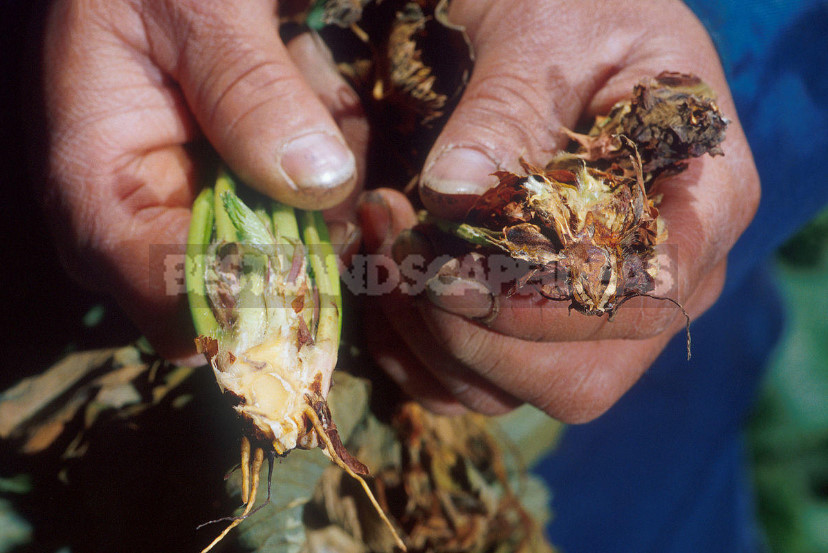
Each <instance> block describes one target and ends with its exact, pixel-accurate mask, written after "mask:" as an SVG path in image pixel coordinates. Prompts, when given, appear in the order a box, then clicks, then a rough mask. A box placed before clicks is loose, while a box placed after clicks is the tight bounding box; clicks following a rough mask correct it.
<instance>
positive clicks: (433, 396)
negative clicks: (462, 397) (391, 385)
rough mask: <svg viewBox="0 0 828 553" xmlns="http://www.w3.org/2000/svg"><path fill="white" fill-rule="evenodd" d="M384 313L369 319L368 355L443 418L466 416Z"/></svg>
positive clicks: (375, 312)
mask: <svg viewBox="0 0 828 553" xmlns="http://www.w3.org/2000/svg"><path fill="white" fill-rule="evenodd" d="M389 329H390V323H389V322H388V319H387V318H386V317H385V315H384V314H383V313H382V312H381V311H380V310H369V311H368V312H367V313H366V316H365V338H366V346H367V348H368V352H369V353H370V354H371V356H372V357H373V358H374V360H375V361H376V362H377V364H378V365H379V366H380V367H381V368H382V369H383V370H384V371H385V372H386V374H388V376H390V377H391V379H392V380H393V381H394V382H395V383H396V384H397V385H398V386H399V387H400V389H401V390H402V391H403V392H404V393H405V394H407V395H408V396H409V397H412V398H414V399H416V400H417V401H418V402H420V403H422V404H423V405H424V406H425V407H426V408H427V409H429V410H430V411H433V412H435V413H438V414H441V415H461V414H463V413H464V412H466V408H465V407H463V406H462V405H461V404H460V403H459V402H458V401H457V399H456V398H455V397H454V396H452V395H451V393H450V392H449V391H448V390H447V389H446V388H445V386H443V385H442V384H440V381H439V380H437V379H436V378H434V377H433V376H432V375H431V373H429V371H428V370H427V369H426V368H425V367H423V366H422V364H421V363H420V362H419V361H418V360H417V358H416V357H415V356H414V355H413V354H412V353H411V351H409V349H408V346H406V345H405V343H404V342H403V341H402V340H401V339H400V337H399V336H398V335H397V334H395V333H394V332H390V331H389Z"/></svg>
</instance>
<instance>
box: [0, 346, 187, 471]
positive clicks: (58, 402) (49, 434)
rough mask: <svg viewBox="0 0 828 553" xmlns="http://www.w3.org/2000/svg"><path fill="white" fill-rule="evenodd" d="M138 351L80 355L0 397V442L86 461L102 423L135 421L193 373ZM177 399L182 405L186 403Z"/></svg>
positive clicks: (127, 349)
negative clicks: (91, 433)
mask: <svg viewBox="0 0 828 553" xmlns="http://www.w3.org/2000/svg"><path fill="white" fill-rule="evenodd" d="M192 371H193V369H191V368H189V367H177V366H175V365H172V364H170V363H167V362H165V361H163V360H161V359H159V358H158V357H156V356H155V355H154V354H153V353H152V352H149V351H147V350H146V349H142V348H140V347H138V346H134V345H131V346H125V347H121V348H113V349H104V350H94V351H84V352H77V353H72V354H69V355H67V356H66V357H65V358H63V359H62V360H61V361H60V362H59V363H57V364H55V365H54V366H53V367H51V368H49V369H48V370H47V371H46V372H44V373H43V374H40V375H38V376H34V377H30V378H26V379H24V380H22V381H20V382H19V383H18V384H17V385H15V386H14V387H12V388H10V389H8V390H6V391H5V392H3V394H2V395H0V439H3V440H7V441H9V442H10V443H13V444H15V448H16V449H17V450H18V451H19V452H20V453H22V454H24V455H36V454H42V453H45V452H48V451H53V450H58V452H57V453H58V454H59V455H60V456H61V457H62V458H63V459H70V458H77V457H81V456H83V454H84V453H85V451H86V448H87V447H88V445H89V444H88V441H87V435H88V433H89V431H90V430H91V429H92V428H93V427H94V426H95V425H97V424H99V423H100V422H101V420H104V421H105V420H107V419H108V418H110V417H116V418H121V419H126V418H130V417H134V416H137V415H138V414H140V413H141V412H143V411H145V410H147V409H150V408H152V407H154V406H156V405H158V404H159V402H161V401H162V400H164V399H165V398H166V397H167V396H168V394H169V393H170V392H171V391H173V390H174V389H176V388H177V387H178V386H179V385H180V384H181V383H182V382H183V381H184V380H186V379H187V377H188V376H189V375H190V374H191V373H192ZM187 399H188V398H187V397H186V396H179V403H181V402H185V401H187Z"/></svg>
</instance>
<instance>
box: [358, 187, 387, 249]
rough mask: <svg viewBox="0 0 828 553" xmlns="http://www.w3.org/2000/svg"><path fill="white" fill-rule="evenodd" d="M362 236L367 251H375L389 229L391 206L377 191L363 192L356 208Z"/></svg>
mask: <svg viewBox="0 0 828 553" xmlns="http://www.w3.org/2000/svg"><path fill="white" fill-rule="evenodd" d="M357 214H358V215H359V222H360V226H361V227H362V237H363V240H364V241H365V247H366V248H367V250H368V251H369V252H376V251H377V250H378V249H379V248H380V247H381V246H382V245H383V244H384V243H385V240H386V238H388V233H389V232H390V230H391V208H390V207H389V206H388V202H386V201H385V198H383V197H382V194H380V193H379V192H375V191H371V192H367V193H365V195H364V196H363V197H362V201H361V202H360V204H359V207H358V208H357Z"/></svg>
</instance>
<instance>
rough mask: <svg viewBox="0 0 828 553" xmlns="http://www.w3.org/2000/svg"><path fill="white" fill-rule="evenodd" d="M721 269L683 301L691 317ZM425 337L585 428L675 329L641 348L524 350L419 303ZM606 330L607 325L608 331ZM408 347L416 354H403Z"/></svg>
mask: <svg viewBox="0 0 828 553" xmlns="http://www.w3.org/2000/svg"><path fill="white" fill-rule="evenodd" d="M724 272H725V271H724V266H722V267H720V268H717V269H716V270H715V271H713V272H712V273H711V275H710V279H711V281H712V282H710V283H705V285H704V286H700V287H699V291H698V292H697V294H696V295H695V296H693V297H692V298H690V299H689V300H688V303H690V304H691V305H693V306H694V307H693V308H692V309H691V311H690V315H691V316H694V315H698V314H699V313H701V312H703V311H704V310H706V309H707V307H708V306H709V305H711V304H712V303H713V302H714V301H715V300H716V298H717V297H718V295H719V294H720V293H721V287H722V286H723V284H724V278H723V276H724ZM418 305H419V307H420V309H421V311H422V314H423V320H424V321H425V322H426V324H427V326H428V328H429V329H430V330H431V335H432V336H434V337H436V338H437V339H438V340H439V345H440V346H441V347H443V348H444V349H445V350H446V351H447V353H448V355H450V356H452V357H453V358H455V359H457V361H458V362H460V363H462V364H463V365H464V366H468V367H474V370H475V371H476V372H477V374H478V375H479V376H480V377H481V378H483V379H485V380H486V381H487V382H489V383H490V384H492V385H495V386H497V387H500V388H502V389H503V390H504V391H505V392H507V393H509V394H511V395H512V396H514V397H519V398H521V399H523V400H525V401H527V402H529V403H532V404H533V405H535V406H537V407H539V408H540V409H543V410H544V411H546V412H547V413H548V414H549V415H551V416H553V417H555V418H558V419H560V420H562V421H564V422H569V423H578V422H587V421H589V420H592V419H594V418H596V417H598V416H600V415H601V414H602V413H603V412H605V411H606V410H607V409H608V408H609V407H610V406H612V405H613V404H614V403H615V402H616V401H617V400H618V399H619V398H620V397H621V396H622V395H623V394H624V393H626V391H627V390H628V389H629V388H630V387H632V386H633V384H634V383H635V382H636V381H637V380H638V379H639V378H640V376H641V374H643V372H644V371H645V370H646V369H647V367H649V366H650V365H651V364H652V362H653V361H655V359H656V357H657V356H658V355H659V354H660V352H661V351H662V350H663V348H664V347H665V346H666V344H667V343H668V342H669V340H670V338H671V337H672V336H673V335H674V334H675V332H677V331H679V330H680V329H681V328H682V326H683V324H682V323H681V322H680V321H676V322H675V323H674V324H673V326H671V327H669V328H667V329H665V330H664V332H662V333H660V334H658V335H656V336H653V337H651V338H646V339H641V340H624V339H603V340H591V341H582V342H563V343H539V342H528V341H525V340H521V339H519V338H515V337H512V336H507V335H504V334H500V333H497V332H494V331H492V330H491V329H488V328H485V327H482V326H480V325H474V324H471V323H468V322H465V324H464V321H462V320H461V319H460V318H459V317H457V316H455V315H452V314H449V313H446V312H445V311H443V310H440V309H438V308H435V307H433V306H431V305H429V304H427V303H421V304H418ZM612 324H614V323H608V326H611V325H612ZM411 347H416V346H411Z"/></svg>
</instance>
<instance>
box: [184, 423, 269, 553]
mask: <svg viewBox="0 0 828 553" xmlns="http://www.w3.org/2000/svg"><path fill="white" fill-rule="evenodd" d="M263 463H264V450H263V449H262V448H260V447H258V448H256V451H255V453H254V454H253V462H252V463H251V462H250V441H249V440H248V439H247V438H243V439H242V496H243V497H244V496H245V495H247V501H246V503H247V505H246V506H245V508H244V512H243V513H242V514H241V515H240V516H238V517H235V518H232V519H231V520H232V522H231V523H230V524H229V525H228V526H227V528H225V529H224V531H223V532H222V533H221V534H219V535H218V537H217V538H216V539H214V540H213V541H212V542H211V543H210V545H208V546H207V547H205V548H204V549H202V550H201V553H207V552H208V551H210V550H211V549H212V548H213V547H215V546H216V544H217V543H218V542H220V541H221V540H223V539H224V537H225V536H226V535H227V534H229V533H230V530H232V529H233V528H235V527H236V526H238V525H239V524H241V522H242V521H243V520H244V519H246V518H247V517H249V516H250V515H252V514H253V513H255V512H256V511H258V510H259V509H256V510H255V511H254V510H253V504H254V503H255V502H256V492H257V491H258V490H259V472H260V471H261V470H262V464H263ZM248 479H249V483H250V485H249V487H248ZM245 490H248V491H249V493H247V494H246V493H245ZM263 506H264V505H263ZM222 520H223V519H222ZM213 522H218V521H213ZM208 524H209V523H208ZM202 526H203V525H202ZM199 528H200V527H199Z"/></svg>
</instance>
